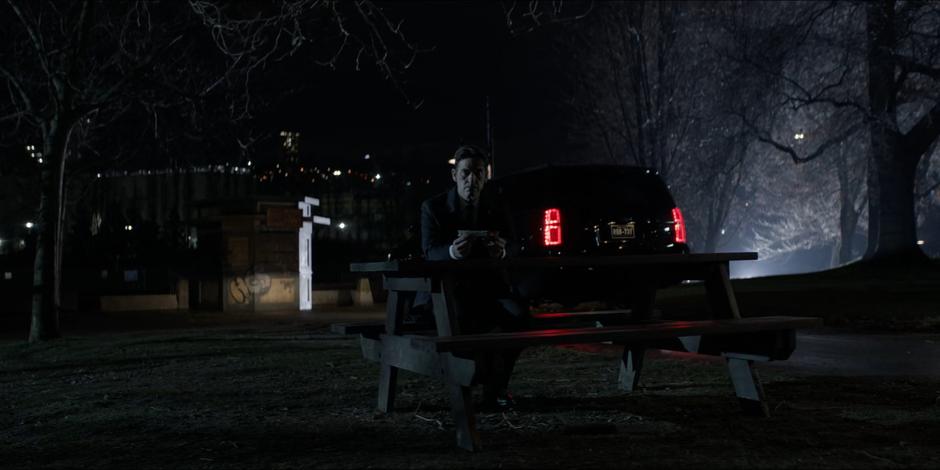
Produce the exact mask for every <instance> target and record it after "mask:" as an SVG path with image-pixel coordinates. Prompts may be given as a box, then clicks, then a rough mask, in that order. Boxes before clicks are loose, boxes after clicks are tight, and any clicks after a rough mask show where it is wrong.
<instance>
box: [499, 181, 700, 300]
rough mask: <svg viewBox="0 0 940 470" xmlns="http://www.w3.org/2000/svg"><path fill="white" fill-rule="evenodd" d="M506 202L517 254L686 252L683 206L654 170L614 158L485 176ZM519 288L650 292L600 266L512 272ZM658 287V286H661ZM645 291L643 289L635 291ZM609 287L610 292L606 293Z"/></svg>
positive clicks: (624, 294) (535, 292)
mask: <svg viewBox="0 0 940 470" xmlns="http://www.w3.org/2000/svg"><path fill="white" fill-rule="evenodd" d="M487 184H488V185H493V186H494V187H493V188H488V189H490V190H495V191H496V192H497V194H499V195H500V198H501V199H502V200H503V202H504V204H505V205H506V206H507V208H508V210H509V212H510V216H511V220H512V223H513V224H514V226H513V232H514V233H513V236H514V238H515V240H514V241H515V242H516V243H518V246H519V252H518V254H517V256H525V257H530V256H532V257H540V256H582V255H589V256H594V255H600V256H604V255H626V254H651V253H688V252H689V247H688V245H687V243H686V233H685V222H684V220H683V218H682V212H681V211H680V210H679V208H678V207H677V206H676V203H675V201H674V199H673V197H672V194H670V192H669V189H668V188H667V187H666V184H665V183H664V182H663V180H662V179H661V178H660V177H659V175H658V174H657V173H656V172H655V171H653V170H650V169H647V168H638V167H629V166H615V165H577V166H543V167H538V168H534V169H531V170H527V171H524V172H520V173H516V174H512V175H507V176H504V177H500V178H497V179H494V180H493V181H490V182H489V183H487ZM513 277H514V279H513V282H514V284H515V288H516V290H517V291H518V293H519V295H521V296H522V297H526V298H530V299H534V300H539V299H540V300H554V301H559V302H562V303H567V300H568V299H564V298H558V297H557V296H555V295H553V294H552V293H553V292H559V291H561V290H559V289H556V288H555V286H557V285H558V284H559V283H564V284H565V285H571V284H574V285H577V286H578V290H579V291H580V294H579V296H581V295H583V294H585V293H587V294H590V293H592V292H595V291H596V292H597V293H598V298H607V299H611V298H612V297H613V298H617V299H620V300H622V301H624V302H629V301H631V300H635V299H636V298H637V297H644V296H646V295H647V293H646V291H647V290H648V286H642V283H637V282H636V280H635V279H625V278H623V276H615V275H612V274H610V273H606V272H603V271H594V270H584V271H580V272H579V271H571V270H569V271H568V272H557V273H554V274H552V275H538V274H534V273H533V274H528V275H527V274H525V273H522V274H520V275H515V276H513ZM660 287H661V286H660ZM638 291H642V292H638ZM611 293H613V294H614V295H611Z"/></svg>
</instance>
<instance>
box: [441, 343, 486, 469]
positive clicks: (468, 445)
mask: <svg viewBox="0 0 940 470" xmlns="http://www.w3.org/2000/svg"><path fill="white" fill-rule="evenodd" d="M451 359H453V356H452V355H451V354H450V353H445V354H442V355H441V364H442V365H443V366H444V374H445V381H446V384H447V391H448V393H449V394H450V411H451V415H452V416H453V418H454V426H455V427H456V428H457V446H458V447H460V448H462V449H466V450H469V451H471V452H472V451H475V450H478V449H479V448H480V433H479V432H478V431H477V423H476V416H475V412H474V409H473V389H472V388H470V387H468V386H464V385H460V384H459V383H457V382H455V381H454V380H452V379H450V377H451V376H452V375H459V372H458V371H456V370H455V369H456V368H458V367H461V366H460V364H458V362H457V361H452V360H451Z"/></svg>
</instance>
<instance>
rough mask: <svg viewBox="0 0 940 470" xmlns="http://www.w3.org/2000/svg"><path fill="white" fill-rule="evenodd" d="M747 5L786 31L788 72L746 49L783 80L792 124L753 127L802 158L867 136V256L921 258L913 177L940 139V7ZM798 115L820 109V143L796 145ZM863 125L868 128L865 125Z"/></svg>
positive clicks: (774, 31)
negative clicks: (776, 68)
mask: <svg viewBox="0 0 940 470" xmlns="http://www.w3.org/2000/svg"><path fill="white" fill-rule="evenodd" d="M745 7H746V8H753V9H755V16H757V15H758V13H759V15H763V16H764V17H772V18H773V22H774V23H773V25H772V27H771V28H765V29H764V30H763V32H764V33H765V34H770V35H775V36H776V37H778V38H779V39H781V41H780V42H779V43H780V47H781V48H782V49H785V50H786V58H785V66H784V68H782V69H780V70H768V68H767V67H766V63H767V62H766V60H764V59H765V58H764V57H760V56H757V55H751V56H744V57H740V59H741V60H742V61H743V62H746V63H748V64H750V65H752V66H753V68H754V69H755V70H758V71H763V72H767V73H775V74H777V76H778V78H779V79H780V81H779V83H780V87H779V88H777V89H776V90H775V91H776V92H777V97H778V98H779V102H778V108H777V109H778V111H779V113H780V114H779V115H780V117H781V120H780V122H781V123H783V124H784V125H782V126H780V127H778V128H776V129H768V128H762V127H761V126H754V128H753V130H754V132H755V134H756V135H757V136H758V138H759V139H760V140H761V141H762V142H764V143H766V144H768V145H770V146H771V147H772V148H774V149H776V150H778V151H780V152H782V153H784V154H785V155H787V156H789V157H790V158H791V160H792V161H794V162H796V163H804V162H808V161H810V160H813V159H816V158H818V157H820V156H823V155H827V154H831V153H833V150H834V149H836V148H838V146H839V145H840V143H842V142H844V141H846V140H849V139H851V138H853V136H857V135H867V137H868V140H869V143H868V161H869V164H868V168H869V172H868V177H867V189H868V198H867V202H868V220H869V224H868V250H867V253H866V257H867V258H869V259H872V260H878V261H895V262H897V261H907V260H916V259H922V258H923V253H922V251H921V250H920V248H919V247H918V245H917V244H916V240H917V237H916V217H915V199H914V181H915V174H916V171H917V167H918V164H919V162H920V161H921V160H922V158H923V156H924V155H925V154H926V153H927V151H928V150H929V149H930V148H931V146H932V145H933V144H934V142H935V141H936V140H937V138H938V137H940V34H937V31H938V30H940V29H938V25H940V6H938V5H937V4H936V3H931V2H896V1H878V2H867V3H841V2H827V3H788V4H786V5H785V6H783V5H774V4H769V3H760V4H757V3H749V4H747V5H746V6H745ZM784 31H785V32H786V34H785V35H784V36H781V35H780V32H784ZM862 45H864V47H860V46H862ZM799 114H803V115H812V116H813V117H814V120H815V121H816V122H819V123H820V126H819V127H817V128H815V129H811V130H809V131H808V135H812V136H813V140H812V142H802V143H801V144H800V145H794V144H791V143H789V142H792V141H789V140H788V139H787V138H786V136H787V135H788V133H789V135H793V134H792V132H793V130H794V128H793V127H792V123H793V116H794V115H799ZM862 129H864V130H865V131H866V133H864V134H861V133H859V131H861V130H862ZM807 140H809V139H807ZM801 147H803V148H801ZM849 199H851V197H847V198H846V203H847V204H848V203H849Z"/></svg>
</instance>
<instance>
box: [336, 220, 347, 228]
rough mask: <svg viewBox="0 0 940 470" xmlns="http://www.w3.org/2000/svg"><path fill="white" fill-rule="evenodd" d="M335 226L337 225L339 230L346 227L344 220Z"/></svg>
mask: <svg viewBox="0 0 940 470" xmlns="http://www.w3.org/2000/svg"><path fill="white" fill-rule="evenodd" d="M337 227H339V229H340V230H345V229H346V222H340V223H339V225H337Z"/></svg>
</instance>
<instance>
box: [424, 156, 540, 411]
mask: <svg viewBox="0 0 940 470" xmlns="http://www.w3.org/2000/svg"><path fill="white" fill-rule="evenodd" d="M489 163H490V162H489V156H488V155H487V154H486V152H485V151H484V150H483V149H481V148H480V147H477V146H474V145H464V146H461V147H460V148H458V149H457V151H456V152H455V153H454V167H453V168H452V169H451V177H452V178H453V180H454V183H455V185H454V187H453V188H451V190H450V191H448V192H446V193H444V194H440V195H438V196H435V197H433V198H431V199H428V200H426V201H424V203H423V204H422V205H421V248H422V251H423V252H424V257H425V259H427V260H463V259H469V258H495V259H501V258H505V257H506V256H509V255H510V254H511V253H512V252H513V249H514V246H513V244H512V243H511V242H509V241H507V240H511V239H512V237H511V236H510V228H511V226H512V224H511V222H510V220H509V215H508V211H506V210H505V209H506V208H505V207H503V206H502V205H501V204H500V203H499V201H498V195H496V194H494V193H495V192H494V191H486V190H485V188H486V182H487V180H488V179H489ZM455 291H456V292H455V303H456V305H457V315H458V324H459V327H460V333H461V334H472V333H486V332H490V331H516V330H520V329H522V328H523V327H524V325H525V322H526V319H527V318H528V307H526V306H525V304H524V303H523V302H520V301H518V300H515V299H513V298H512V295H511V289H510V287H509V284H508V282H506V281H505V280H504V279H502V278H500V277H499V276H497V275H494V274H493V273H487V272H484V273H481V274H478V275H477V274H468V275H465V276H462V277H460V278H458V279H457V285H456V286H455ZM520 352H521V349H520V350H505V351H500V352H495V353H480V354H479V355H478V357H477V364H478V367H479V369H478V372H477V376H476V377H475V381H476V382H477V383H482V384H483V407H484V408H495V409H506V408H510V407H512V406H513V405H514V402H513V399H512V395H511V394H510V393H509V391H508V388H507V387H508V384H509V377H510V375H511V374H512V369H513V366H514V365H515V362H516V359H517V358H518V357H519V354H520Z"/></svg>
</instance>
